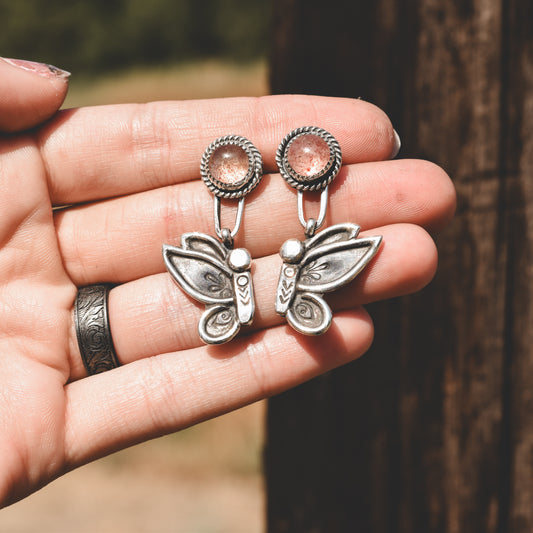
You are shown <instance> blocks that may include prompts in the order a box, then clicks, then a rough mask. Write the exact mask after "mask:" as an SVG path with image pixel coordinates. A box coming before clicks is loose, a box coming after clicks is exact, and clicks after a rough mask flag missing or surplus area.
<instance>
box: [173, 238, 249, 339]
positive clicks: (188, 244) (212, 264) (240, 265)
mask: <svg viewBox="0 0 533 533" xmlns="http://www.w3.org/2000/svg"><path fill="white" fill-rule="evenodd" d="M163 258H164V260H165V264H166V267H167V269H168V271H169V272H170V274H171V275H172V277H173V278H174V280H175V281H176V282H177V283H178V285H179V286H180V287H181V288H182V289H183V290H184V291H185V292H186V293H187V294H188V295H189V296H192V297H193V298H194V299H195V300H198V301H199V302H202V303H204V304H206V310H205V311H204V313H203V315H202V317H201V319H200V322H199V323H198V334H199V335H200V338H201V339H202V340H203V341H204V342H205V343H207V344H222V343H223V342H227V341H229V340H231V339H232V338H233V337H234V336H235V335H236V334H237V333H238V331H239V329H240V327H241V325H248V324H250V323H251V322H252V319H253V315H254V311H255V303H254V294H253V286H252V276H251V274H250V265H251V257H250V254H249V253H248V251H247V250H245V249H244V248H236V249H235V250H230V249H228V248H227V247H226V246H224V245H223V244H222V243H220V242H219V241H217V240H216V239H215V238H214V237H211V236H210V235H206V234H204V233H185V234H184V235H182V236H181V248H179V247H176V246H169V245H164V246H163Z"/></svg>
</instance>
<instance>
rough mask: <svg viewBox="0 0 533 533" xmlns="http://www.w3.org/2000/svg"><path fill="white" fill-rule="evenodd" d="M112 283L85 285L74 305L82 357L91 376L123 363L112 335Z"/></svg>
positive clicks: (79, 291)
mask: <svg viewBox="0 0 533 533" xmlns="http://www.w3.org/2000/svg"><path fill="white" fill-rule="evenodd" d="M111 288H112V285H109V284H101V285H88V286H87V287H81V288H80V289H79V290H78V294H77V295H76V302H75V304H74V323H75V327H76V337H77V338H78V346H79V348H80V354H81V359H82V361H83V364H84V366H85V368H86V370H87V373H88V374H89V375H93V374H99V373H100V372H105V371H106V370H111V369H113V368H116V367H117V366H119V362H118V359H117V354H116V353H115V348H114V346H113V339H112V338H111V329H110V327H109V313H108V309H107V302H108V297H109V291H110V290H111Z"/></svg>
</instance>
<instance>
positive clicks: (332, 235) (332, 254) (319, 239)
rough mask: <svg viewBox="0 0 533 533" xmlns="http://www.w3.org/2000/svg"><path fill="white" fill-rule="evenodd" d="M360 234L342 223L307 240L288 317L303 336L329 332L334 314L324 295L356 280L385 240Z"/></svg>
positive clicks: (357, 230) (355, 228) (356, 227)
mask: <svg viewBox="0 0 533 533" xmlns="http://www.w3.org/2000/svg"><path fill="white" fill-rule="evenodd" d="M358 233H359V227H358V226H356V225H355V224H349V223H348V224H338V225H336V226H331V227H329V228H327V229H326V230H324V231H322V232H321V233H319V234H317V235H316V236H314V237H312V238H311V239H308V240H307V241H306V243H305V247H306V252H305V254H304V256H303V258H302V260H301V261H300V263H299V265H298V267H297V270H298V274H297V281H296V290H295V296H294V299H293V300H292V302H291V304H290V306H289V309H288V311H287V314H286V316H287V320H288V321H289V323H290V324H291V326H292V327H293V328H294V329H296V330H297V331H299V332H300V333H304V334H306V335H319V334H321V333H324V332H325V331H327V329H328V328H329V327H330V325H331V320H332V313H331V309H330V307H329V306H328V304H327V303H326V302H325V300H324V299H323V298H322V294H323V293H325V292H330V291H333V290H335V289H338V288H340V287H342V286H344V285H345V284H346V283H348V282H349V281H351V280H352V279H353V278H355V276H357V274H359V272H361V270H363V268H364V267H365V266H366V265H367V264H368V262H369V261H370V260H371V259H372V258H373V257H374V255H375V254H376V252H377V251H378V248H379V245H380V243H381V237H366V238H363V239H358V238H357V234H358Z"/></svg>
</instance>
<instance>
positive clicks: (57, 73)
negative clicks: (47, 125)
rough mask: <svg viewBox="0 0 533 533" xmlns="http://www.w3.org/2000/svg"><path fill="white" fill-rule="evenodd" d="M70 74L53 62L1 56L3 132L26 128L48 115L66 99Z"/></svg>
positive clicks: (0, 103) (0, 123)
mask: <svg viewBox="0 0 533 533" xmlns="http://www.w3.org/2000/svg"><path fill="white" fill-rule="evenodd" d="M68 76H69V73H68V72H65V71H63V70H60V69H57V68H56V67H52V66H51V65H44V64H42V63H34V62H31V61H21V60H18V59H4V58H0V132H6V133H12V132H16V131H22V130H26V129H29V128H32V127H34V126H37V125H39V124H41V123H43V122H44V121H45V120H47V119H49V118H50V117H51V116H52V115H53V114H54V113H55V112H56V111H57V110H58V109H59V108H60V107H61V104H62V103H63V100H64V99H65V96H66V94H67V88H68Z"/></svg>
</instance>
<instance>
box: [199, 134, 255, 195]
mask: <svg viewBox="0 0 533 533" xmlns="http://www.w3.org/2000/svg"><path fill="white" fill-rule="evenodd" d="M231 145H234V146H239V147H240V148H242V149H243V150H244V151H245V152H246V155H247V156H248V172H247V173H246V176H245V177H244V178H243V179H242V180H240V181H239V182H237V183H236V184H228V183H224V182H222V181H220V180H217V179H216V178H215V177H214V176H213V175H212V174H211V171H210V170H209V163H210V161H211V157H212V155H213V153H214V151H215V150H216V149H217V148H220V147H221V146H231ZM200 174H201V176H202V179H203V181H204V183H205V184H206V186H207V187H208V189H209V190H210V191H211V192H212V193H213V194H214V195H215V196H218V197H219V198H242V197H243V196H246V195H247V194H248V193H250V192H251V191H252V190H253V189H255V187H257V185H258V184H259V182H260V181H261V178H262V176H263V159H262V157H261V153H260V152H259V150H258V149H257V148H256V147H255V146H254V145H253V144H252V143H251V142H250V141H249V140H248V139H247V138H246V137H242V136H240V135H225V136H224V137H219V138H218V139H216V140H214V141H213V142H212V143H211V144H210V145H209V146H208V147H207V148H206V149H205V152H204V155H203V156H202V161H201V163H200Z"/></svg>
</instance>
